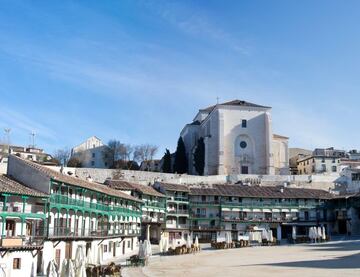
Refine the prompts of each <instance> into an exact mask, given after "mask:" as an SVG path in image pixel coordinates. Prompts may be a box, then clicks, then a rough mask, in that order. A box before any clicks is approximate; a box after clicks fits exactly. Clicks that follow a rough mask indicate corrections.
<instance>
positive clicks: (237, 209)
mask: <svg viewBox="0 0 360 277" xmlns="http://www.w3.org/2000/svg"><path fill="white" fill-rule="evenodd" d="M232 211H233V212H240V209H239V208H233V209H232Z"/></svg>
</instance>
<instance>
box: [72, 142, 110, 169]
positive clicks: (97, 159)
mask: <svg viewBox="0 0 360 277" xmlns="http://www.w3.org/2000/svg"><path fill="white" fill-rule="evenodd" d="M110 153H111V152H110V148H109V147H108V146H107V145H105V144H104V143H103V142H102V141H101V139H99V138H97V137H96V136H92V137H90V138H88V139H87V140H85V141H84V142H83V143H81V144H79V145H78V146H75V147H74V148H73V149H71V158H77V159H78V160H79V161H80V162H81V167H88V168H110V167H111V166H112V164H113V161H112V155H111V154H110Z"/></svg>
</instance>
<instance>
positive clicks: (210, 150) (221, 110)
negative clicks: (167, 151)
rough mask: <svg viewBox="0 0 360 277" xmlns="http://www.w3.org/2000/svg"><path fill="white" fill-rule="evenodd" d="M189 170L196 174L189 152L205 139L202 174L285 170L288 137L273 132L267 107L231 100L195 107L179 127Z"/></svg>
mask: <svg viewBox="0 0 360 277" xmlns="http://www.w3.org/2000/svg"><path fill="white" fill-rule="evenodd" d="M180 135H181V137H182V138H183V140H184V143H185V148H186V154H187V158H188V161H189V162H188V164H189V168H188V172H189V174H197V172H196V170H195V168H194V158H193V154H194V151H195V149H196V146H197V142H198V140H199V138H200V137H202V138H203V139H204V143H205V168H204V175H224V174H225V175H227V174H270V175H273V174H287V173H288V172H289V164H288V161H289V157H288V138H287V137H283V136H279V135H274V134H273V131H272V120H271V108H270V107H266V106H261V105H257V104H253V103H249V102H246V101H241V100H233V101H230V102H225V103H221V104H216V105H214V106H210V107H208V108H205V109H201V110H199V112H198V113H197V115H196V116H195V118H194V119H193V122H192V123H190V124H187V125H186V126H185V127H184V128H183V130H182V131H181V134H180Z"/></svg>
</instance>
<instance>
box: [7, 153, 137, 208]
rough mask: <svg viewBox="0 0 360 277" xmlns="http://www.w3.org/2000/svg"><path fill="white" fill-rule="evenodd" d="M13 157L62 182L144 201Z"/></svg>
mask: <svg viewBox="0 0 360 277" xmlns="http://www.w3.org/2000/svg"><path fill="white" fill-rule="evenodd" d="M11 157H12V158H15V159H18V160H20V161H22V162H23V163H24V164H25V165H27V166H29V167H32V168H33V169H34V170H35V171H38V172H39V173H42V174H44V175H46V176H47V177H48V178H51V179H53V180H54V181H58V182H61V183H66V184H69V185H73V186H77V187H81V188H86V189H89V190H94V191H97V192H100V193H104V194H108V195H111V196H116V197H120V198H124V199H128V200H132V201H136V202H142V201H141V200H139V199H137V198H135V197H132V196H131V195H128V194H126V193H123V192H121V191H119V190H115V189H112V188H109V187H107V186H105V185H102V184H99V183H95V182H90V181H86V180H83V179H80V178H76V177H72V176H69V175H65V174H62V173H60V172H57V171H55V170H53V169H50V168H48V167H45V166H42V165H40V164H38V163H35V162H32V161H29V160H25V159H22V158H19V157H17V156H14V155H11Z"/></svg>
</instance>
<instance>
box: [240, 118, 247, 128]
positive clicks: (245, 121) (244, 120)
mask: <svg viewBox="0 0 360 277" xmlns="http://www.w3.org/2000/svg"><path fill="white" fill-rule="evenodd" d="M241 127H243V128H246V127H247V120H246V119H243V120H242V121H241Z"/></svg>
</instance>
